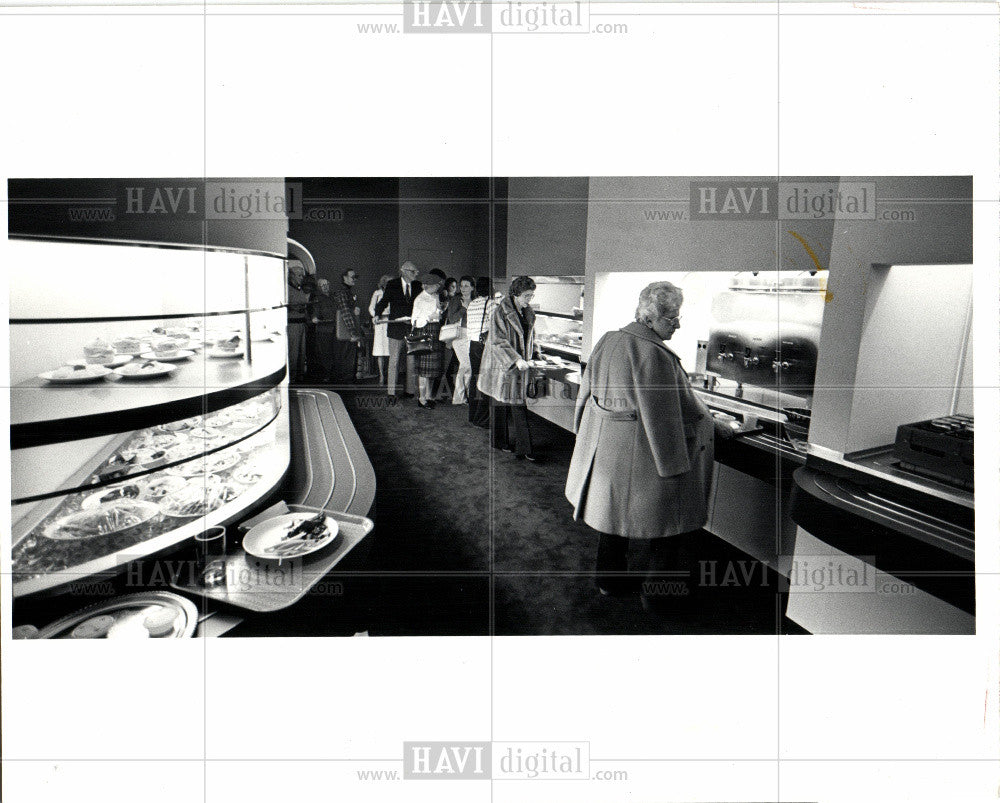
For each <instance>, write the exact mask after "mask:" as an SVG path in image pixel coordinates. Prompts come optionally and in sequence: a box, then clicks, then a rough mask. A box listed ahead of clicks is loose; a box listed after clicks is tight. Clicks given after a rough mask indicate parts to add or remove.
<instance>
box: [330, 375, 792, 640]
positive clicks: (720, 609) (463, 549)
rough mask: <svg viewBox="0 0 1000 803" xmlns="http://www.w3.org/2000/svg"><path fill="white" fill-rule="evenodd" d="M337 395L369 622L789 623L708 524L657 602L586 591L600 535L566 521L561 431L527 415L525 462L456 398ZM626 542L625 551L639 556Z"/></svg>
mask: <svg viewBox="0 0 1000 803" xmlns="http://www.w3.org/2000/svg"><path fill="white" fill-rule="evenodd" d="M341 396H342V397H343V399H344V403H345V405H346V406H347V409H348V411H349V413H350V415H351V417H352V419H353V421H354V424H355V427H356V429H357V431H358V434H359V435H360V437H361V440H362V441H363V443H364V445H365V448H366V450H367V451H368V455H369V458H370V459H371V462H372V465H373V466H374V468H375V474H376V480H377V492H376V500H375V507H374V510H373V518H374V519H375V522H376V529H375V532H374V533H373V535H372V536H371V537H370V539H371V541H372V544H371V546H370V549H369V550H368V552H367V559H366V561H365V563H366V571H369V572H370V573H371V574H370V576H369V577H368V578H366V581H365V582H366V585H365V587H364V588H363V589H362V588H360V587H358V583H357V580H355V588H357V589H358V592H359V595H360V594H362V593H363V595H364V596H367V597H368V604H367V605H366V606H365V613H364V617H365V618H366V619H367V628H366V629H367V630H368V631H369V633H370V634H371V635H373V636H374V635H472V634H489V633H494V634H497V635H563V634H573V635H587V634H608V635H613V634H666V633H685V634H698V633H706V634H707V633H711V634H742V633H746V634H773V633H776V632H788V633H790V632H797V631H798V628H797V626H796V625H794V623H791V622H789V621H788V620H787V619H785V618H784V617H783V616H782V612H781V611H782V601H783V600H782V597H783V595H782V594H780V593H779V590H778V589H779V585H778V583H779V577H778V576H777V575H776V574H774V573H773V572H771V571H770V570H767V569H766V567H764V566H762V565H756V566H753V565H752V564H755V562H753V561H752V559H750V558H749V557H748V556H747V555H745V554H744V553H742V552H740V551H738V550H736V549H734V548H733V547H731V546H730V545H728V544H727V543H725V542H723V541H722V540H721V539H718V538H716V537H715V536H713V535H711V534H710V533H707V532H702V533H699V534H697V537H694V536H692V537H691V538H688V539H686V541H683V540H681V539H680V538H678V539H677V541H676V543H675V546H676V555H677V568H678V573H677V574H676V575H675V577H674V578H672V579H676V580H678V581H681V582H683V583H684V584H685V586H686V589H687V590H685V589H684V588H682V587H679V586H677V585H673V586H671V587H669V588H668V587H665V586H664V587H663V590H664V594H663V595H662V598H661V599H660V600H659V601H658V603H659V604H658V606H657V609H656V610H655V612H654V611H647V610H645V609H644V608H643V606H642V605H641V602H640V598H639V596H638V595H637V594H633V595H630V596H625V597H605V596H602V595H600V594H599V593H597V591H596V589H595V588H594V584H593V565H594V559H595V554H596V548H597V535H596V533H595V532H594V531H593V530H591V529H590V528H588V527H587V526H585V525H583V524H581V523H577V522H574V521H573V519H572V509H571V507H570V505H569V503H568V502H567V501H566V499H565V497H564V496H563V487H564V484H565V480H566V472H567V469H568V467H569V460H570V456H571V454H572V450H573V435H572V434H571V433H568V432H566V431H565V430H563V429H561V428H559V427H556V426H553V425H551V424H549V423H548V422H546V421H543V420H542V419H539V418H537V417H535V416H530V418H531V431H532V438H533V440H534V442H535V444H536V447H537V452H538V453H539V454H540V455H542V456H543V458H544V463H541V464H531V463H528V462H525V461H521V460H517V459H515V458H514V456H513V455H511V454H508V453H506V452H499V451H495V450H493V449H491V448H490V446H489V434H488V432H487V431H486V430H483V429H479V428H476V427H473V426H471V425H469V424H468V422H467V408H466V407H465V406H452V405H443V404H439V405H438V406H437V407H436V408H435V409H434V410H424V409H421V408H419V407H418V406H417V404H416V402H415V401H414V400H413V399H408V400H400V401H399V402H397V403H395V404H389V403H387V399H386V397H385V391H384V390H382V389H379V388H377V387H374V386H372V387H359V388H357V389H355V390H350V391H343V392H341ZM636 546H637V549H636V550H635V553H634V554H633V555H632V556H631V558H633V559H634V560H635V561H636V563H637V564H638V565H641V562H642V561H643V559H644V556H643V554H642V547H641V545H636ZM703 561H704V562H709V561H717V562H718V563H717V564H715V565H716V566H719V567H722V566H727V565H730V566H740V567H741V571H742V572H743V573H744V574H743V576H744V577H747V576H749V577H752V578H753V580H752V581H750V582H729V583H726V584H721V583H720V584H716V585H715V586H714V587H707V585H705V584H703V583H701V582H699V580H700V569H699V566H700V562H703ZM739 561H743V563H742V564H740V563H738V562H739ZM747 567H751V568H750V571H747ZM718 576H719V577H720V578H721V577H722V572H721V570H720V572H719V575H718ZM730 579H732V577H730ZM313 625H315V621H314V622H313Z"/></svg>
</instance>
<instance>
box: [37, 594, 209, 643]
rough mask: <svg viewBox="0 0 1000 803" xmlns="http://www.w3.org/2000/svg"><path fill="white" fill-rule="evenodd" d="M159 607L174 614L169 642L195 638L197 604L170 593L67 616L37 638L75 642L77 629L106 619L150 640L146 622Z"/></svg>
mask: <svg viewBox="0 0 1000 803" xmlns="http://www.w3.org/2000/svg"><path fill="white" fill-rule="evenodd" d="M155 607H160V608H166V609H168V610H170V611H172V612H173V613H174V616H175V619H174V625H173V628H172V630H171V632H170V634H169V635H168V636H167V638H189V637H191V636H193V635H194V631H195V628H196V627H197V626H198V609H197V607H195V605H194V603H193V602H191V601H190V600H187V599H184V597H181V596H178V595H177V594H173V593H171V592H170V591H144V592H142V593H139V594H128V595H126V596H124V597H114V598H113V599H108V600H103V601H101V602H98V603H96V604H95V605H90V606H88V607H86V608H83V609H82V610H79V611H77V612H76V613H72V614H70V615H69V616H64V617H63V618H62V619H59V620H58V621H56V622H53V623H52V624H50V625H49V626H48V627H45V628H42V630H41V631H39V633H38V635H37V636H35V638H39V639H51V638H71V637H72V636H71V634H72V632H73V629H74V628H75V627H76V626H77V625H79V624H82V623H83V622H86V621H87V620H88V619H93V618H95V617H98V616H102V615H107V616H108V617H110V618H113V619H115V620H116V622H115V624H116V625H117V626H119V627H121V626H123V625H127V630H128V631H134V632H135V633H138V634H139V636H138V637H141V638H148V637H149V636H147V635H142V634H143V629H142V628H143V625H142V620H143V618H144V617H145V615H146V614H145V612H146V611H147V609H151V608H155ZM120 632H121V634H122V635H125V636H126V637H127V636H132V632H128V633H125V632H124V631H120ZM111 637H113V636H112V635H110V634H109V635H108V636H106V638H111Z"/></svg>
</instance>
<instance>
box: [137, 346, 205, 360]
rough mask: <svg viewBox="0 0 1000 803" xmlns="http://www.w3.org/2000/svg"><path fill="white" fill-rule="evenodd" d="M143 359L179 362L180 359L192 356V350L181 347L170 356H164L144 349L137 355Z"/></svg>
mask: <svg viewBox="0 0 1000 803" xmlns="http://www.w3.org/2000/svg"><path fill="white" fill-rule="evenodd" d="M139 356H140V357H142V359H144V360H159V361H160V362H180V361H181V360H186V359H187V358H188V357H193V356H194V352H193V351H185V350H183V349H181V350H179V351H178V352H177V353H176V354H174V356H172V357H164V356H163V355H162V354H161V355H157V354H156V352H153V351H146V352H143V353H142V354H140V355H139Z"/></svg>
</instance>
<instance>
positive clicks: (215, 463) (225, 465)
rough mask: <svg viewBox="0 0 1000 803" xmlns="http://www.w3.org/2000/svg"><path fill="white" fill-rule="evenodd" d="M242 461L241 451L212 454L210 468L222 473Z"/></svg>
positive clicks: (212, 470) (209, 459)
mask: <svg viewBox="0 0 1000 803" xmlns="http://www.w3.org/2000/svg"><path fill="white" fill-rule="evenodd" d="M242 461H243V455H241V454H240V453H239V452H228V453H227V454H216V455H211V456H210V457H209V458H208V470H209V471H210V472H212V473H213V474H221V473H222V472H223V471H229V469H231V468H233V467H234V466H238V465H239V464H240V463H241V462H242Z"/></svg>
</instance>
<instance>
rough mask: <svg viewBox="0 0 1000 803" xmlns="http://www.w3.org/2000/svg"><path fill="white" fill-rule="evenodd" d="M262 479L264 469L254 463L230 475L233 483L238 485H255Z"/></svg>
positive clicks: (241, 467)
mask: <svg viewBox="0 0 1000 803" xmlns="http://www.w3.org/2000/svg"><path fill="white" fill-rule="evenodd" d="M263 478H264V469H262V468H261V467H260V466H259V465H257V464H256V463H251V464H249V465H244V466H240V467H239V468H238V469H236V470H235V471H234V472H233V473H232V480H233V482H238V483H239V484H240V485H256V484H257V483H258V482H260V481H261V480H262V479H263Z"/></svg>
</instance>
